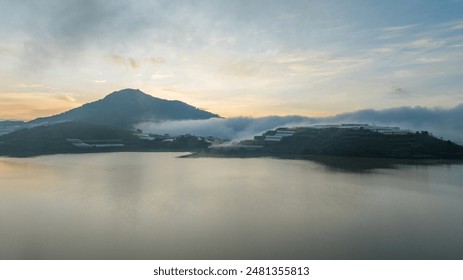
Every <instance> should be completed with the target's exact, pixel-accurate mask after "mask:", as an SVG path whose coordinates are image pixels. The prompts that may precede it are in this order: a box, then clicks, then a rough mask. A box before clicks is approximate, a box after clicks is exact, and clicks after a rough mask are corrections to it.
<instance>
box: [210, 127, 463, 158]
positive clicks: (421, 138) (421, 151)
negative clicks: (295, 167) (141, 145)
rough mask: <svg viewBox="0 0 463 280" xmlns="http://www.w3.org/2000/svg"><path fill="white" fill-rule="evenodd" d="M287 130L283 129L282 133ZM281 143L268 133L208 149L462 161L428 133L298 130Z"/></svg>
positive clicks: (461, 150) (462, 153) (461, 151)
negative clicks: (231, 144)
mask: <svg viewBox="0 0 463 280" xmlns="http://www.w3.org/2000/svg"><path fill="white" fill-rule="evenodd" d="M283 131H284V130H283ZM293 131H294V134H291V135H288V136H287V137H283V138H281V140H279V141H266V140H265V139H266V138H267V139H268V137H269V136H270V138H272V135H275V133H276V132H275V131H268V132H266V133H264V134H263V135H262V136H257V137H255V139H254V140H246V141H242V142H240V143H238V144H237V145H235V146H230V147H228V146H224V147H223V148H220V147H219V148H215V149H209V154H210V155H213V156H217V155H218V156H274V157H289V158H292V157H294V158H303V157H305V156H313V155H322V156H344V157H367V158H396V159H463V147H462V146H459V145H457V144H455V143H453V142H451V141H444V140H441V139H438V138H435V137H433V136H432V135H430V134H429V133H428V132H426V131H422V132H415V133H406V134H400V135H399V134H397V135H389V134H382V133H379V132H375V131H371V130H368V129H346V128H326V129H316V128H296V129H293Z"/></svg>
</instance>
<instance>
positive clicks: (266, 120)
mask: <svg viewBox="0 0 463 280" xmlns="http://www.w3.org/2000/svg"><path fill="white" fill-rule="evenodd" d="M339 123H368V124H375V125H387V126H399V127H401V128H402V129H411V130H418V131H421V130H427V131H429V132H431V133H433V134H434V135H435V136H436V137H442V138H443V139H445V140H451V141H454V142H456V143H459V144H463V104H460V105H458V106H456V107H454V108H451V109H441V108H424V107H400V108H393V109H387V110H380V111H377V110H361V111H357V112H352V113H346V114H341V115H337V116H334V117H329V118H309V117H302V116H286V117H278V116H269V117H262V118H246V117H239V118H230V119H220V118H212V119H207V120H181V121H164V122H144V123H139V124H138V125H137V127H138V128H140V129H142V130H143V131H144V132H146V133H155V134H170V135H182V134H192V135H197V136H205V137H206V136H214V137H219V138H222V139H230V140H232V141H239V140H244V139H252V138H253V136H255V135H260V134H262V133H263V132H265V131H268V130H271V129H275V128H278V127H298V126H309V125H313V124H339Z"/></svg>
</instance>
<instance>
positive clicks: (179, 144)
mask: <svg viewBox="0 0 463 280" xmlns="http://www.w3.org/2000/svg"><path fill="white" fill-rule="evenodd" d="M210 144H211V141H210V140H209V139H206V138H202V137H197V136H192V135H182V136H177V137H165V136H163V137H159V138H157V137H153V138H152V139H150V140H148V139H143V138H141V137H139V135H135V134H133V133H132V132H130V131H128V130H126V129H122V128H115V127H111V126H104V125H95V124H88V123H82V122H64V123H59V124H54V125H43V126H36V127H32V128H24V129H20V130H17V131H14V132H11V133H9V134H6V135H1V136H0V156H13V157H28V156H37V155H47V154H62V153H94V152H116V151H117V152H122V151H195V150H198V149H205V148H207V147H208V146H209V145H210Z"/></svg>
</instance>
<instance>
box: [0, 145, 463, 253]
mask: <svg viewBox="0 0 463 280" xmlns="http://www.w3.org/2000/svg"><path fill="white" fill-rule="evenodd" d="M182 155H185V153H101V154H80V155H52V156H40V157H34V158H0V259H463V238H462V236H463V215H462V214H463V165H462V164H443V163H441V164H422V165H416V164H392V163H390V162H387V161H381V160H354V159H336V158H334V159H333V158H332V159H325V160H314V161H309V160H283V159H270V158H247V159H244V158H237V159H231V158H180V156H182ZM375 164H378V166H377V167H376V165H375ZM356 166H359V168H355V167H356Z"/></svg>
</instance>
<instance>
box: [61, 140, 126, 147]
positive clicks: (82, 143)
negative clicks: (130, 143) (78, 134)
mask: <svg viewBox="0 0 463 280" xmlns="http://www.w3.org/2000/svg"><path fill="white" fill-rule="evenodd" d="M66 140H67V141H68V142H69V143H71V144H72V145H74V146H75V147H78V148H120V147H124V146H125V145H124V144H123V143H122V140H119V139H114V140H81V139H66Z"/></svg>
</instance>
